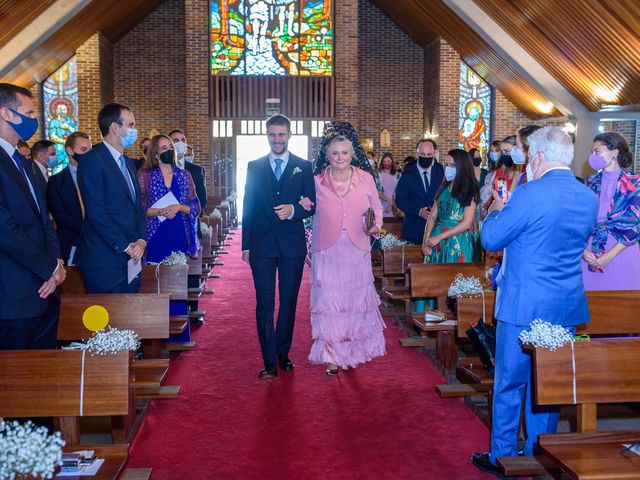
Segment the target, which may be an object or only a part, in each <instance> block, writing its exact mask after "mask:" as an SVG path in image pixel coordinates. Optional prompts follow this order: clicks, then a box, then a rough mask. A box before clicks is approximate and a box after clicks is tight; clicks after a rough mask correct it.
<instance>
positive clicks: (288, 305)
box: [249, 255, 304, 367]
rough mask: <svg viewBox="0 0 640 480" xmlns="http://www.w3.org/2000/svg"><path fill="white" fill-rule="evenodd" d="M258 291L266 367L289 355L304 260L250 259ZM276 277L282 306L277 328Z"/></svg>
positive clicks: (258, 312) (258, 320) (286, 258)
mask: <svg viewBox="0 0 640 480" xmlns="http://www.w3.org/2000/svg"><path fill="white" fill-rule="evenodd" d="M249 259H250V263H251V272H252V274H253V283H254V285H255V289H256V323H257V328H258V339H259V340H260V348H261V349H262V359H263V361H264V365H265V367H271V366H274V365H275V364H276V355H289V350H290V349H291V341H292V339H293V326H294V323H295V318H296V306H297V303H298V292H299V291H300V282H301V281H302V272H303V269H304V257H295V258H291V257H282V256H281V257H257V258H256V257H253V256H251V255H250V256H249ZM276 274H277V276H278V293H279V295H280V305H279V307H278V320H277V322H276V325H275V328H274V313H275V302H276Z"/></svg>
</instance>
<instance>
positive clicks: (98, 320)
mask: <svg viewBox="0 0 640 480" xmlns="http://www.w3.org/2000/svg"><path fill="white" fill-rule="evenodd" d="M82 323H84V326H85V327H87V330H91V331H92V332H97V331H98V330H102V329H103V328H105V327H106V326H107V325H108V324H109V312H107V309H106V308H104V307H103V306H100V305H91V306H90V307H88V308H87V309H86V310H85V311H84V313H83V314H82Z"/></svg>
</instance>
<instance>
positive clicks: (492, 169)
mask: <svg viewBox="0 0 640 480" xmlns="http://www.w3.org/2000/svg"><path fill="white" fill-rule="evenodd" d="M500 156H501V152H500V142H497V141H496V142H491V146H490V147H489V160H488V162H487V164H488V166H489V168H488V170H489V173H488V174H487V176H486V178H485V179H484V184H482V185H480V218H484V217H485V216H486V214H487V207H488V206H489V202H488V201H489V199H490V198H491V196H492V195H493V183H494V181H495V178H496V174H497V173H498V171H500V169H501V168H502V161H501V160H500Z"/></svg>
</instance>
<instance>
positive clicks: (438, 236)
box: [422, 148, 482, 263]
mask: <svg viewBox="0 0 640 480" xmlns="http://www.w3.org/2000/svg"><path fill="white" fill-rule="evenodd" d="M444 178H445V180H444V182H442V185H441V186H440V189H439V190H438V193H437V194H436V201H435V202H434V204H433V208H432V209H431V215H429V221H428V222H427V227H426V229H425V232H424V240H423V242H422V251H423V253H424V254H425V259H424V261H425V263H465V262H473V261H479V259H480V258H481V253H482V250H480V251H479V252H478V250H479V249H478V248H477V246H476V244H477V239H478V226H479V216H478V202H479V201H480V191H479V189H478V183H477V180H476V177H475V174H474V171H473V164H472V163H471V158H470V157H469V154H468V153H467V152H465V151H464V150H462V149H459V148H456V149H454V150H449V153H448V154H447V160H446V162H445V168H444ZM478 253H480V255H478Z"/></svg>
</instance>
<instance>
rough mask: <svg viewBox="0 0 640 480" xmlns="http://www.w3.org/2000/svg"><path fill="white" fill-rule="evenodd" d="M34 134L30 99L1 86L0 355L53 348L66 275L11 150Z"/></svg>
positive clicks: (32, 181)
mask: <svg viewBox="0 0 640 480" xmlns="http://www.w3.org/2000/svg"><path fill="white" fill-rule="evenodd" d="M37 129H38V120H37V119H36V116H35V112H34V107H33V100H32V95H31V92H30V91H29V90H26V89H24V88H22V87H17V86H15V85H11V84H7V83H1V84H0V350H7V349H11V350H13V349H17V350H30V349H53V348H56V335H57V330H58V316H59V312H60V299H59V296H58V293H57V291H56V289H57V286H58V285H60V283H62V282H63V281H64V278H65V275H66V272H65V270H64V268H63V266H62V265H63V263H62V259H61V256H60V248H59V246H58V239H57V238H56V233H55V231H54V229H53V224H52V223H51V220H50V219H49V212H48V211H47V204H46V201H45V199H46V197H45V192H44V189H43V188H42V187H43V186H42V184H41V183H40V182H39V181H37V180H36V178H35V177H34V175H33V172H32V171H31V168H30V166H29V164H28V161H27V160H26V159H25V158H24V157H23V156H22V155H20V153H19V152H18V150H17V149H16V146H17V145H18V141H19V140H23V141H27V140H29V138H31V137H32V136H33V134H34V133H35V132H36V130H37Z"/></svg>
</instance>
